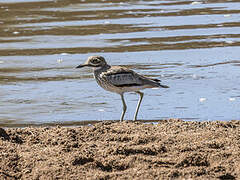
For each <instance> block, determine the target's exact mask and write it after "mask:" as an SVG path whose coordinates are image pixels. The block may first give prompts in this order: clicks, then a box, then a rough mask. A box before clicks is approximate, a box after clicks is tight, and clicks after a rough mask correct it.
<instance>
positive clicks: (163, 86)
mask: <svg viewBox="0 0 240 180" xmlns="http://www.w3.org/2000/svg"><path fill="white" fill-rule="evenodd" d="M159 86H160V87H162V88H169V86H166V85H162V84H160V83H159Z"/></svg>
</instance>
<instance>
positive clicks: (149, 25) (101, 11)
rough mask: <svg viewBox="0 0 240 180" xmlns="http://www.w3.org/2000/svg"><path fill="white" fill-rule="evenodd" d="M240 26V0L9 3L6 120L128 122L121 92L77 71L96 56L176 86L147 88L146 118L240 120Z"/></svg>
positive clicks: (0, 115)
mask: <svg viewBox="0 0 240 180" xmlns="http://www.w3.org/2000/svg"><path fill="white" fill-rule="evenodd" d="M239 32H240V1H237V0H229V1H201V0H199V1H188V0H180V1H179V0H176V1H174V0H171V1H148V0H141V1H137V0H136V1H124V0H123V1H94V0H91V1H85V0H83V1H79V2H76V1H73V0H59V1H54V0H52V1H51V0H48V1H44V0H41V1H39V0H11V1H4V0H0V124H1V125H4V126H20V125H21V126H25V125H34V124H55V123H61V124H66V125H72V124H79V123H80V124H81V123H82V124H84V123H85V124H86V123H88V122H89V121H90V122H95V121H98V120H117V119H119V117H120V114H121V110H122V109H121V106H122V104H121V99H120V96H119V95H117V94H113V93H110V92H106V91H104V90H103V89H101V88H100V87H99V86H98V85H97V84H96V82H95V80H94V79H93V76H92V70H91V69H88V68H86V69H75V67H76V66H77V65H79V64H81V63H83V62H84V61H85V60H86V59H87V57H88V56H90V55H102V56H104V57H105V58H106V59H107V61H108V62H109V64H113V65H119V64H120V65H125V66H127V67H129V68H132V69H134V70H135V71H137V72H138V73H141V74H143V75H146V76H149V77H155V78H159V79H161V80H162V83H163V84H166V85H168V86H170V87H171V88H169V89H158V90H152V89H147V90H145V91H144V92H145V96H144V99H143V102H142V106H141V108H140V111H139V119H140V120H146V121H150V120H161V119H166V118H182V119H185V120H198V121H205V120H210V121H211V120H232V119H239V117H240V110H239V107H240V83H239V78H240V73H239V72H240V56H239V52H240V34H239ZM125 97H126V102H127V105H128V110H127V113H126V116H125V118H126V119H129V120H130V119H132V118H133V115H134V111H135V108H136V104H137V100H138V96H137V95H136V94H134V93H129V94H126V96H125Z"/></svg>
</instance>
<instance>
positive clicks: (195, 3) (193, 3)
mask: <svg viewBox="0 0 240 180" xmlns="http://www.w3.org/2000/svg"><path fill="white" fill-rule="evenodd" d="M197 4H202V2H198V1H194V2H192V3H191V5H197Z"/></svg>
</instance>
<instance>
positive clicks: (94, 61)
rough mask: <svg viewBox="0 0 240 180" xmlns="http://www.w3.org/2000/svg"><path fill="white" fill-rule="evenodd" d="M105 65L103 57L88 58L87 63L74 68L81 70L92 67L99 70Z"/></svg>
mask: <svg viewBox="0 0 240 180" xmlns="http://www.w3.org/2000/svg"><path fill="white" fill-rule="evenodd" d="M105 65H107V63H106V61H105V59H104V57H102V56H90V57H89V58H88V59H87V61H86V62H85V63H84V64H80V65H79V66H77V67H76V68H82V67H85V66H89V67H93V68H99V67H103V66H105Z"/></svg>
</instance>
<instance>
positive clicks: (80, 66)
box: [76, 64, 88, 68]
mask: <svg viewBox="0 0 240 180" xmlns="http://www.w3.org/2000/svg"><path fill="white" fill-rule="evenodd" d="M85 66H88V64H80V65H78V66H77V67H76V68H82V67H85Z"/></svg>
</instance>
